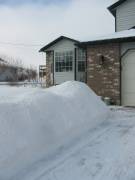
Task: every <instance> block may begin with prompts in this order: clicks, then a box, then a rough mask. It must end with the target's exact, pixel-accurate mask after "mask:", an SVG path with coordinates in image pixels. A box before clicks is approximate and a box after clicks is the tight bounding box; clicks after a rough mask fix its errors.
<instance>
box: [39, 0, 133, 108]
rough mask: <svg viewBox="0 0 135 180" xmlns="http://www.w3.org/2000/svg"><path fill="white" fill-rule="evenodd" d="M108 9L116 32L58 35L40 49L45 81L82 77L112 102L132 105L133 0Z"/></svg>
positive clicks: (80, 79) (54, 82) (79, 78)
mask: <svg viewBox="0 0 135 180" xmlns="http://www.w3.org/2000/svg"><path fill="white" fill-rule="evenodd" d="M108 10H109V11H110V13H112V15H113V16H114V18H115V30H116V32H115V33H113V34H110V35H107V36H104V37H100V38H98V39H94V40H90V41H87V42H79V41H77V40H74V39H70V38H67V37H64V36H61V37H59V38H58V39H56V40H55V41H53V42H51V43H50V44H48V45H47V46H45V47H43V48H42V49H41V50H40V52H46V65H47V85H48V86H51V85H53V84H60V83H62V82H64V81H67V80H78V81H83V82H86V83H87V84H88V85H89V86H90V87H91V88H92V89H93V90H94V91H95V92H96V94H97V95H99V96H102V97H109V98H110V99H111V101H112V103H114V104H118V105H119V104H121V105H124V106H135V0H119V1H117V2H116V3H114V4H113V5H111V6H110V7H108Z"/></svg>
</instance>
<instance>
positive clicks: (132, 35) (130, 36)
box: [77, 29, 135, 47]
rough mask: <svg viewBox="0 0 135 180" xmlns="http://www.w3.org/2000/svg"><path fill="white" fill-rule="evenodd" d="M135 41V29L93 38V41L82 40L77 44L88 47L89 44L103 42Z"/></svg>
mask: <svg viewBox="0 0 135 180" xmlns="http://www.w3.org/2000/svg"><path fill="white" fill-rule="evenodd" d="M130 41H134V42H135V29H130V30H125V31H120V32H115V33H113V34H110V35H107V36H103V37H99V38H97V39H92V40H91V41H87V42H81V43H78V44H77V45H78V46H80V47H86V46H87V45H94V44H103V43H111V42H118V43H120V42H130Z"/></svg>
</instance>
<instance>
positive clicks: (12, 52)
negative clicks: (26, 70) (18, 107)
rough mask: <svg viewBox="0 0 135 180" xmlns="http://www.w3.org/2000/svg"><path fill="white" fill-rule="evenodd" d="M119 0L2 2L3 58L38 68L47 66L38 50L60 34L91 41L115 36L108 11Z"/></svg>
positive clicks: (0, 40) (0, 37)
mask: <svg viewBox="0 0 135 180" xmlns="http://www.w3.org/2000/svg"><path fill="white" fill-rule="evenodd" d="M115 1H116V0H0V23H1V24H0V55H1V56H8V57H13V58H15V59H21V60H22V61H23V63H24V64H25V65H29V64H32V65H35V66H37V65H39V64H44V63H45V60H44V56H42V54H41V53H38V50H39V49H40V48H41V47H42V46H44V45H46V44H47V43H48V42H50V41H52V40H54V39H55V38H57V37H58V36H60V35H65V36H68V37H71V38H74V39H77V40H83V41H88V40H90V39H91V37H92V38H93V37H94V36H95V37H96V36H100V35H104V34H109V33H112V32H114V18H113V16H112V15H111V14H110V13H109V12H108V10H107V9H106V8H107V7H108V6H109V5H111V4H112V3H114V2H115ZM16 44H18V45H16ZM23 44H24V46H23ZM29 45H33V46H29ZM34 45H36V46H34Z"/></svg>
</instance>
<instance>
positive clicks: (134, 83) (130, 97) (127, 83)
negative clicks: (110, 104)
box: [122, 50, 135, 106]
mask: <svg viewBox="0 0 135 180" xmlns="http://www.w3.org/2000/svg"><path fill="white" fill-rule="evenodd" d="M122 105H124V106H135V50H129V51H128V52H127V54H126V55H124V57H123V58H122Z"/></svg>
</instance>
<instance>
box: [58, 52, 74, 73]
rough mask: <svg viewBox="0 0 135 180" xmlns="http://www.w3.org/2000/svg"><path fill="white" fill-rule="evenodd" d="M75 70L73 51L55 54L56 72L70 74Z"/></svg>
mask: <svg viewBox="0 0 135 180" xmlns="http://www.w3.org/2000/svg"><path fill="white" fill-rule="evenodd" d="M72 69H73V51H66V52H56V53H55V71H56V72H70V71H72Z"/></svg>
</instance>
